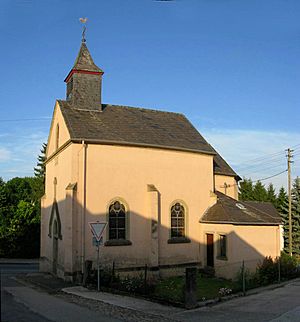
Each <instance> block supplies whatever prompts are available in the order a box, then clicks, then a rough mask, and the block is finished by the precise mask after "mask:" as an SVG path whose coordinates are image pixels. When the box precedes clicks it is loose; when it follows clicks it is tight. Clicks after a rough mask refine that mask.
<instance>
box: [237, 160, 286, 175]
mask: <svg viewBox="0 0 300 322" xmlns="http://www.w3.org/2000/svg"><path fill="white" fill-rule="evenodd" d="M282 166H283V162H280V164H275V165H272V166H270V167H265V168H258V169H255V170H252V171H249V172H246V174H244V176H248V175H249V174H253V173H256V172H261V171H265V170H269V169H274V168H278V167H282ZM240 172H243V171H240Z"/></svg>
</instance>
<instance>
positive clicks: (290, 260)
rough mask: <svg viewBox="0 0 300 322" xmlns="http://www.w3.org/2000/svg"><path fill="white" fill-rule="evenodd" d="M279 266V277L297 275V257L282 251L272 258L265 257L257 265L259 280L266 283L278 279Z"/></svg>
mask: <svg viewBox="0 0 300 322" xmlns="http://www.w3.org/2000/svg"><path fill="white" fill-rule="evenodd" d="M279 266H280V278H281V279H291V278H295V277H297V276H299V269H298V260H297V258H296V257H295V256H290V255H288V254H286V253H285V252H282V253H281V256H280V257H279V258H276V259H274V260H273V259H272V257H270V256H269V257H265V258H264V260H263V262H262V263H261V264H259V265H258V266H257V275H258V279H259V282H260V283H261V284H263V285H266V284H270V283H274V282H276V281H278V278H279Z"/></svg>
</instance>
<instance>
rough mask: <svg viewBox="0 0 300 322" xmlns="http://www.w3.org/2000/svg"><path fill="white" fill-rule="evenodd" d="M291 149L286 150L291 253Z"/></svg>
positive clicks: (290, 245) (291, 244) (291, 252)
mask: <svg viewBox="0 0 300 322" xmlns="http://www.w3.org/2000/svg"><path fill="white" fill-rule="evenodd" d="M292 152H293V150H291V149H288V150H287V163H288V164H287V166H288V195H289V253H290V256H292V255H293V235H292V229H293V224H292V193H291V189H292V188H291V163H292V161H291V158H292Z"/></svg>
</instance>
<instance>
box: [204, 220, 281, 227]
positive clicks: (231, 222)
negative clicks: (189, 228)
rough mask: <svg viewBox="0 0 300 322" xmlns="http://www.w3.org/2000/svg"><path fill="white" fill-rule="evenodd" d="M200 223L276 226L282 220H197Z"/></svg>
mask: <svg viewBox="0 0 300 322" xmlns="http://www.w3.org/2000/svg"><path fill="white" fill-rule="evenodd" d="M199 223H202V224H228V225H240V226H278V225H282V222H245V221H226V220H199Z"/></svg>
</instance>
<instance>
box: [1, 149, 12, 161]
mask: <svg viewBox="0 0 300 322" xmlns="http://www.w3.org/2000/svg"><path fill="white" fill-rule="evenodd" d="M10 158H11V153H10V151H9V150H7V149H6V148H0V162H6V161H8V160H10Z"/></svg>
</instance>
